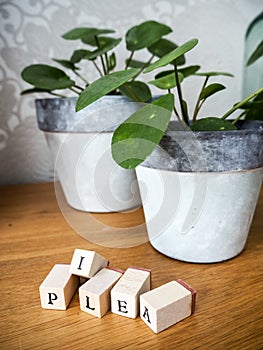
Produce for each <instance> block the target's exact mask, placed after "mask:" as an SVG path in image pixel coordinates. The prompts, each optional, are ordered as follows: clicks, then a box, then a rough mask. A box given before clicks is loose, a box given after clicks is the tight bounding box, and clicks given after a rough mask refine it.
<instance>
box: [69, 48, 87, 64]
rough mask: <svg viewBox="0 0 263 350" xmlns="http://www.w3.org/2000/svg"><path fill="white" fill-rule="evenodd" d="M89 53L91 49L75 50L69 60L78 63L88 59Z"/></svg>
mask: <svg viewBox="0 0 263 350" xmlns="http://www.w3.org/2000/svg"><path fill="white" fill-rule="evenodd" d="M90 53H91V51H89V50H82V49H81V50H75V51H74V52H73V54H72V56H71V57H70V61H71V62H72V63H78V62H80V61H81V60H83V59H89V55H90Z"/></svg>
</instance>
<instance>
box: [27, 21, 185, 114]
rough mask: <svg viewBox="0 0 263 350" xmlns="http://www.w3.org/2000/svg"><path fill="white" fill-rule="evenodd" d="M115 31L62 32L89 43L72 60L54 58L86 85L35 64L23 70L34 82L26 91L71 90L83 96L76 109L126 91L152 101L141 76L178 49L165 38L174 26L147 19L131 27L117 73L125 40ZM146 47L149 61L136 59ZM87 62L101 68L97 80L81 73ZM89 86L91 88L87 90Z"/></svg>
mask: <svg viewBox="0 0 263 350" xmlns="http://www.w3.org/2000/svg"><path fill="white" fill-rule="evenodd" d="M114 32H115V31H114V30H111V29H99V28H88V27H80V28H75V29H72V30H70V31H69V32H67V33H65V34H64V35H62V38H63V39H65V40H74V41H79V40H80V41H81V43H82V44H84V45H85V46H84V48H81V49H78V50H75V51H74V52H73V54H72V55H71V57H70V59H67V60H66V59H53V61H55V62H56V63H58V64H60V65H61V66H62V67H63V68H66V69H67V70H69V71H71V72H72V73H73V74H74V75H75V76H76V78H77V80H79V81H80V82H81V83H83V84H79V83H77V82H76V81H75V80H74V79H73V78H72V77H70V76H69V75H68V74H66V73H65V72H64V71H63V70H61V69H59V68H57V67H54V66H50V65H46V64H33V65H30V66H28V67H26V68H24V70H23V71H22V73H21V75H22V78H23V79H24V80H25V81H26V82H28V83H30V84H31V85H33V88H31V89H27V90H24V91H23V92H22V94H23V95H24V94H28V93H34V92H37V93H39V92H45V93H49V94H51V95H54V96H59V97H65V96H64V95H62V94H61V93H60V92H58V90H64V89H69V90H71V91H72V92H74V93H76V94H78V95H80V96H79V99H78V102H77V106H76V110H80V109H82V108H84V107H86V106H87V105H88V104H90V103H92V102H94V101H95V100H96V99H98V98H100V97H102V96H105V95H107V94H113V95H114V94H122V95H125V96H127V97H129V98H130V99H132V100H134V101H138V102H147V101H149V100H151V91H150V88H149V87H148V85H147V84H145V83H144V82H142V81H140V80H138V77H139V76H140V74H141V73H142V72H143V70H144V69H145V68H146V67H147V66H148V65H149V64H150V63H151V61H152V60H153V59H154V57H157V58H159V57H161V56H163V55H164V54H166V53H167V52H170V51H172V50H174V49H175V48H177V45H176V44H175V43H174V42H172V41H170V40H167V39H164V38H163V37H164V36H166V35H167V34H169V33H171V32H172V29H171V28H170V27H168V26H167V25H165V24H162V23H159V22H156V21H146V22H143V23H141V24H140V25H137V26H134V27H132V28H130V29H129V30H128V31H127V33H126V35H125V42H126V48H127V50H128V51H129V52H130V53H129V54H128V57H127V59H126V60H125V62H122V64H123V70H119V71H117V72H113V71H114V69H115V68H116V64H117V57H116V54H115V53H114V51H113V50H114V49H115V48H116V47H117V46H118V45H119V44H120V42H121V41H122V39H121V38H115V37H111V36H109V34H112V33H114ZM87 46H88V49H87V48H86V47H87ZM142 49H147V50H148V53H150V57H149V59H148V61H146V62H141V61H138V60H134V59H133V58H134V55H135V53H136V52H137V51H139V50H142ZM85 61H86V62H90V64H91V65H92V66H91V68H92V67H93V68H92V69H95V70H96V71H97V73H98V76H99V77H100V79H99V81H98V82H97V83H96V81H94V82H93V83H90V81H89V79H88V77H86V76H83V74H82V73H80V71H81V69H80V67H79V64H80V63H83V62H85ZM177 64H178V65H182V64H184V58H183V57H181V58H180V59H179V60H178V61H177ZM89 69H90V66H89ZM89 86H91V89H89V90H88V91H86V88H87V87H89Z"/></svg>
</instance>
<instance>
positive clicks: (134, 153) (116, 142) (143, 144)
mask: <svg viewBox="0 0 263 350" xmlns="http://www.w3.org/2000/svg"><path fill="white" fill-rule="evenodd" d="M173 105H174V96H173V95H172V94H167V95H164V96H162V97H161V98H159V99H157V100H156V101H154V102H153V103H151V104H147V105H146V106H144V107H142V108H141V109H139V110H138V111H136V112H135V113H133V114H132V115H131V116H130V117H129V118H128V119H127V120H126V121H125V122H124V123H122V124H121V125H120V126H119V127H118V128H117V129H116V131H115V132H114V134H113V138H112V156H113V159H114V160H115V161H116V162H117V164H119V165H120V166H122V167H123V168H126V169H131V168H135V167H136V166H137V165H139V164H140V163H142V162H143V161H144V160H145V159H146V157H147V156H149V155H150V154H151V153H152V151H153V150H154V149H155V147H156V146H157V145H158V144H159V142H160V140H161V139H162V137H163V134H164V132H165V131H166V129H167V127H168V124H169V121H170V118H171V114H172V110H173Z"/></svg>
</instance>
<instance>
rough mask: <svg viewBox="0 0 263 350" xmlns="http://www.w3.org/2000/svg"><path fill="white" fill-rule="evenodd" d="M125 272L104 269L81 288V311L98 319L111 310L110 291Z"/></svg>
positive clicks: (108, 268)
mask: <svg viewBox="0 0 263 350" xmlns="http://www.w3.org/2000/svg"><path fill="white" fill-rule="evenodd" d="M123 272H124V271H122V270H117V269H113V268H110V267H106V268H103V269H102V270H100V271H99V272H98V273H97V274H96V275H95V276H93V277H92V278H91V279H90V280H89V281H87V282H86V283H85V284H83V285H82V286H81V287H80V288H79V302H80V309H81V310H82V311H85V312H88V313H89V314H91V315H93V316H97V317H100V318H101V317H103V316H104V315H105V314H106V313H107V312H108V311H109V310H110V306H111V303H110V291H111V289H112V287H113V286H114V285H115V283H116V282H117V281H118V279H119V278H120V277H121V276H122V274H123Z"/></svg>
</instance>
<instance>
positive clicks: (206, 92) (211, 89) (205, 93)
mask: <svg viewBox="0 0 263 350" xmlns="http://www.w3.org/2000/svg"><path fill="white" fill-rule="evenodd" d="M225 88H226V87H225V86H224V85H222V84H218V83H214V84H210V85H208V86H207V87H205V88H204V89H203V90H202V92H201V94H200V96H199V99H200V100H205V99H206V98H208V97H209V96H212V95H213V94H215V93H216V92H218V91H221V90H224V89H225Z"/></svg>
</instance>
